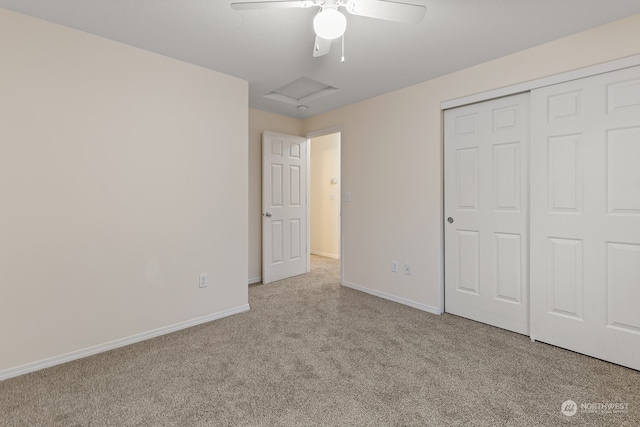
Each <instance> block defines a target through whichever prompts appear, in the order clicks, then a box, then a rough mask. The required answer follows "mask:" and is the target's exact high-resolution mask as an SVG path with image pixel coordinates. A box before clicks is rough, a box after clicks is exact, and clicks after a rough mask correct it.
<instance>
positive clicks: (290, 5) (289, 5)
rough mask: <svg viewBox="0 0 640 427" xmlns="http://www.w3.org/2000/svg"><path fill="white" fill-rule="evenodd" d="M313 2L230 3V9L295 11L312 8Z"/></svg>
mask: <svg viewBox="0 0 640 427" xmlns="http://www.w3.org/2000/svg"><path fill="white" fill-rule="evenodd" d="M314 5H315V2H313V1H312V0H298V1H272V0H268V1H245V2H237V3H231V9H235V10H250V9H295V8H304V7H311V6H314Z"/></svg>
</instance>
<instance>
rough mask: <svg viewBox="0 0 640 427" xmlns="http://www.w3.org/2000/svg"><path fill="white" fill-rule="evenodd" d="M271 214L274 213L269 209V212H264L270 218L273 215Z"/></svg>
mask: <svg viewBox="0 0 640 427" xmlns="http://www.w3.org/2000/svg"><path fill="white" fill-rule="evenodd" d="M271 215H272V213H271V212H269V211H267V212H265V213H264V216H266V217H268V218H270V217H271Z"/></svg>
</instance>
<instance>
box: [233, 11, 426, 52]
mask: <svg viewBox="0 0 640 427" xmlns="http://www.w3.org/2000/svg"><path fill="white" fill-rule="evenodd" d="M420 1H422V2H423V3H424V0H420ZM308 7H319V8H320V10H319V11H318V14H317V15H316V16H315V18H314V19H313V29H314V31H315V33H316V41H315V43H314V45H313V56H314V57H317V56H323V55H326V54H327V53H329V50H330V49H331V40H333V39H337V38H339V37H341V36H342V35H343V34H344V31H345V29H346V28H347V18H346V17H345V16H344V14H342V13H341V12H340V11H339V10H338V8H340V7H344V8H345V9H346V10H347V12H348V13H350V14H351V15H356V16H365V17H369V18H376V19H384V20H387V21H395V22H406V23H414V24H417V23H418V22H420V21H422V18H424V15H425V12H426V9H427V8H426V7H425V6H424V4H413V3H404V2H400V1H390V0H297V1H285V0H265V1H243V2H236V3H231V8H233V9H236V10H249V9H293V8H308ZM343 60H344V59H343Z"/></svg>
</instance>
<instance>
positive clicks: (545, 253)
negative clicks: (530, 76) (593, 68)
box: [531, 67, 640, 369]
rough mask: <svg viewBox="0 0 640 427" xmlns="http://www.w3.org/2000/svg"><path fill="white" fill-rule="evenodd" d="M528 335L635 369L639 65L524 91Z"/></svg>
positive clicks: (639, 341)
mask: <svg viewBox="0 0 640 427" xmlns="http://www.w3.org/2000/svg"><path fill="white" fill-rule="evenodd" d="M532 118H533V122H532V144H531V188H532V192H531V205H532V210H531V320H532V322H531V337H532V339H535V340H539V341H543V342H547V343H550V344H554V345H557V346H560V347H565V348H568V349H570V350H574V351H577V352H580V353H584V354H588V355H591V356H594V357H598V358H601V359H604V360H608V361H610V362H614V363H618V364H621V365H625V366H628V367H631V368H634V369H640V67H634V68H629V69H626V70H621V71H616V72H612V73H607V74H602V75H599V76H594V77H590V78H586V79H581V80H576V81H573V82H568V83H562V84H558V85H555V86H550V87H546V88H542V89H538V90H535V91H533V92H532Z"/></svg>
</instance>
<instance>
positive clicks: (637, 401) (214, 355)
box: [0, 257, 640, 427]
mask: <svg viewBox="0 0 640 427" xmlns="http://www.w3.org/2000/svg"><path fill="white" fill-rule="evenodd" d="M249 298H250V301H249V303H250V305H251V311H249V312H247V313H243V314H238V315H235V316H232V317H228V318H225V319H221V320H217V321H214V322H211V323H208V324H205V325H200V326H197V327H194V328H191V329H187V330H183V331H179V332H176V333H173V334H170V335H166V336H163V337H159V338H156V339H152V340H149V341H145V342H142V343H138V344H134V345H131V346H128V347H124V348H121V349H117V350H113V351H110V352H106V353H102V354H99V355H96V356H93V357H89V358H86V359H82V360H78V361H75V362H71V363H67V364H64V365H60V366H56V367H53V368H49V369H45V370H42V371H39V372H35V373H32V374H28V375H24V376H22V377H18V378H13V379H10V380H6V381H4V382H0V425H2V426H296V427H299V426H313V425H323V426H365V425H366V426H386V425H394V426H423V425H424V426H431V425H432V426H467V425H476V426H506V425H508V426H557V425H560V426H561V425H593V426H625V425H627V426H640V372H638V371H634V370H630V369H626V368H623V367H620V366H616V365H612V364H609V363H605V362H602V361H600V360H596V359H592V358H589V357H586V356H582V355H579V354H576V353H572V352H569V351H566V350H562V349H559V348H556V347H552V346H548V345H545V344H541V343H532V342H531V341H530V340H529V338H528V337H525V336H522V335H518V334H514V333H511V332H507V331H504V330H501V329H497V328H493V327H491V326H487V325H483V324H481V323H477V322H473V321H470V320H466V319H463V318H459V317H456V316H452V315H447V314H445V315H443V316H435V315H432V314H428V313H424V312H421V311H419V310H416V309H412V308H409V307H405V306H402V305H400V304H396V303H393V302H390V301H386V300H383V299H379V298H376V297H373V296H370V295H367V294H364V293H361V292H357V291H354V290H351V289H348V288H344V287H341V286H340V285H339V278H338V262H337V261H334V260H330V259H327V258H320V257H314V259H313V268H312V272H311V273H310V274H308V275H305V276H299V277H297V278H293V279H288V280H284V281H281V282H277V283H273V284H269V285H256V286H251V288H250V291H249ZM569 399H571V400H573V401H575V402H576V403H577V404H578V412H577V413H576V414H575V415H574V416H572V417H568V416H566V415H563V414H562V412H561V410H560V408H561V405H562V403H563V402H564V401H566V400H569ZM600 403H620V404H622V405H623V406H624V404H627V405H626V412H624V413H604V412H606V411H597V413H589V412H587V411H586V410H585V409H580V405H581V404H600ZM591 408H592V409H593V408H595V409H597V407H596V406H593V405H591Z"/></svg>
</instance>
